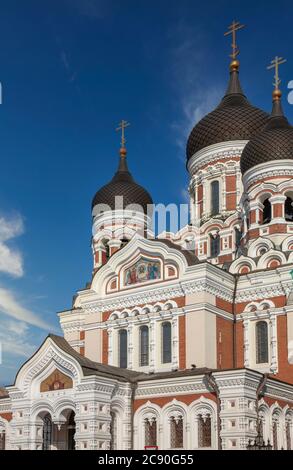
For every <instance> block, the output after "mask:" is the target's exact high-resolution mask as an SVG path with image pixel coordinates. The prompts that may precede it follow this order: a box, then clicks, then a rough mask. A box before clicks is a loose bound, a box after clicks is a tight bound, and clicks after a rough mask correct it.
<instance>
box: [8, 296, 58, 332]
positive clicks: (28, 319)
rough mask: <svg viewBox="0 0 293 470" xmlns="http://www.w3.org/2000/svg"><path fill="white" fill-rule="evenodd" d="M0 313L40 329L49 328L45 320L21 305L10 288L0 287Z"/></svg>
mask: <svg viewBox="0 0 293 470" xmlns="http://www.w3.org/2000/svg"><path fill="white" fill-rule="evenodd" d="M0 313H2V314H4V315H7V316H9V317H12V318H16V319H17V320H20V321H22V322H25V323H28V324H30V325H33V326H37V327H39V328H42V329H50V325H49V324H48V323H47V322H45V321H44V320H42V319H41V318H40V317H39V316H38V315H36V314H35V313H34V312H32V311H31V310H29V309H27V308H25V307H24V306H23V305H21V303H20V302H19V301H18V300H17V298H16V297H15V295H14V294H13V293H12V292H11V291H10V290H8V289H4V288H2V287H0Z"/></svg>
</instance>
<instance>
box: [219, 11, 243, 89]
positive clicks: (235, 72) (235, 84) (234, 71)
mask: <svg viewBox="0 0 293 470" xmlns="http://www.w3.org/2000/svg"><path fill="white" fill-rule="evenodd" d="M243 28H244V25H243V24H240V23H239V22H238V21H235V20H234V21H233V22H232V24H231V25H230V26H229V27H228V31H227V32H226V33H225V34H224V36H228V35H230V34H231V35H232V44H231V47H232V53H231V54H230V57H231V59H232V61H231V63H230V80H229V84H228V88H227V91H226V94H225V97H226V96H230V95H242V96H245V95H244V93H243V91H242V88H241V85H240V81H239V60H238V59H237V57H238V55H239V53H240V51H239V48H238V46H237V44H236V32H237V31H239V30H240V29H243Z"/></svg>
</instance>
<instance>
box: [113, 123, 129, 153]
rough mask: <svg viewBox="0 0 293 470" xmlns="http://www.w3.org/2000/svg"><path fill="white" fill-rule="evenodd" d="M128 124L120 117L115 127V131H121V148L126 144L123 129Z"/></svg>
mask: <svg viewBox="0 0 293 470" xmlns="http://www.w3.org/2000/svg"><path fill="white" fill-rule="evenodd" d="M129 126H130V123H129V122H127V121H124V119H122V121H121V122H120V123H119V127H117V129H116V131H121V147H122V148H125V144H126V139H125V129H126V127H129Z"/></svg>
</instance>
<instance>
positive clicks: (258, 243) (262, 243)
mask: <svg viewBox="0 0 293 470" xmlns="http://www.w3.org/2000/svg"><path fill="white" fill-rule="evenodd" d="M274 248H275V246H274V244H273V242H272V241H271V240H270V239H269V238H263V237H259V238H257V239H255V240H254V241H253V242H252V243H251V245H250V247H249V248H248V253H247V254H248V256H250V257H251V258H256V257H259V256H262V253H260V251H261V250H262V249H265V250H266V252H267V251H270V250H273V249H274ZM263 254H264V253H263Z"/></svg>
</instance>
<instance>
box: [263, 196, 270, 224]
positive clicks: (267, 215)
mask: <svg viewBox="0 0 293 470" xmlns="http://www.w3.org/2000/svg"><path fill="white" fill-rule="evenodd" d="M271 220H272V206H271V203H270V201H269V200H268V199H266V200H265V201H264V202H263V219H262V223H263V224H268V223H269V222H270V221H271Z"/></svg>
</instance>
